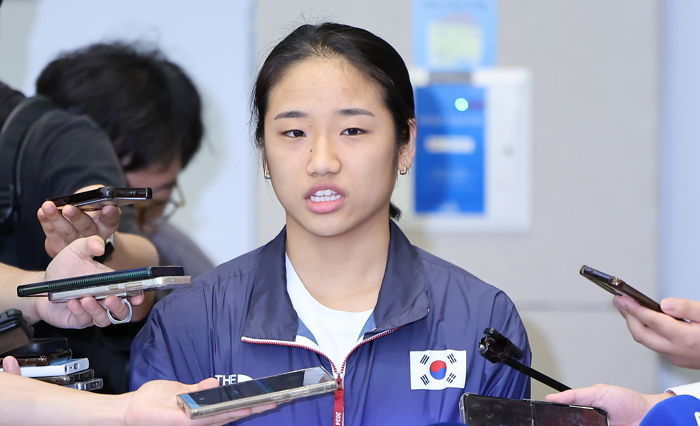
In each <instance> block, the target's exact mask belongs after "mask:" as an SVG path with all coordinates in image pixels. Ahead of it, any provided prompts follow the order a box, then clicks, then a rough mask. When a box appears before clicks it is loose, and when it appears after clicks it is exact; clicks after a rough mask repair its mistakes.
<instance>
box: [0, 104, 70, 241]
mask: <svg viewBox="0 0 700 426" xmlns="http://www.w3.org/2000/svg"><path fill="white" fill-rule="evenodd" d="M54 109H57V107H56V106H55V105H54V104H53V103H51V101H49V100H48V99H47V98H45V97H43V96H34V97H31V98H26V99H24V100H23V101H22V102H20V104H19V105H17V107H16V108H15V109H14V110H13V111H12V113H10V115H9V117H8V118H7V120H6V121H5V124H4V125H3V126H2V130H0V231H8V230H9V229H11V228H12V226H13V224H14V220H15V215H16V211H17V201H18V199H19V195H20V186H19V178H20V176H19V172H20V164H19V163H20V160H21V152H22V148H23V145H24V141H25V140H26V138H27V135H28V134H29V131H30V130H31V128H32V126H33V125H34V123H36V122H37V120H39V118H41V116H42V115H44V114H45V113H47V112H49V111H51V110H54Z"/></svg>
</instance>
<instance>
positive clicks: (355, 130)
mask: <svg viewBox="0 0 700 426" xmlns="http://www.w3.org/2000/svg"><path fill="white" fill-rule="evenodd" d="M363 133H365V131H364V130H362V129H358V128H357V127H351V128H349V129H345V130H343V131H342V132H340V134H341V135H345V136H357V135H361V134H363Z"/></svg>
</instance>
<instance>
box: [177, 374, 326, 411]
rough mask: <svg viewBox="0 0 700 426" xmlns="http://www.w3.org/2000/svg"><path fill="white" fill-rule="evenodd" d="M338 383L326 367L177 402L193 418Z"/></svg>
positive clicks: (194, 394) (223, 388)
mask: <svg viewBox="0 0 700 426" xmlns="http://www.w3.org/2000/svg"><path fill="white" fill-rule="evenodd" d="M336 389H338V383H337V382H336V381H335V379H334V378H333V376H331V375H330V373H328V371H326V370H325V369H324V368H323V367H312V368H306V369H303V370H297V371H290V372H289V373H284V374H278V375H276V376H268V377H263V378H260V379H253V380H249V381H247V382H240V383H235V384H232V385H226V386H219V387H217V388H212V389H207V390H203V391H198V392H191V393H183V394H180V395H178V396H177V404H178V405H179V406H180V407H182V409H183V410H185V412H186V413H187V414H188V415H189V416H190V418H192V419H196V418H198V417H204V416H210V415H212V414H217V413H221V412H224V411H232V410H239V409H242V408H249V407H255V406H257V405H262V404H268V403H281V402H287V401H291V400H293V399H297V398H304V397H307V396H311V395H318V394H322V393H326V392H333V391H335V390H336Z"/></svg>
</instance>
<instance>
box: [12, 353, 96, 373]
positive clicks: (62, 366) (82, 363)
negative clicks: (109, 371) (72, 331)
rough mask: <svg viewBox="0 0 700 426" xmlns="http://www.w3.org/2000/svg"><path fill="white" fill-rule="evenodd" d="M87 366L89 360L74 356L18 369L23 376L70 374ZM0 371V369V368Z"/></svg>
mask: <svg viewBox="0 0 700 426" xmlns="http://www.w3.org/2000/svg"><path fill="white" fill-rule="evenodd" d="M88 367H90V361H88V359H87V358H74V359H69V360H66V361H62V362H60V363H58V364H50V365H39V366H29V367H20V368H19V371H20V375H21V376H25V377H46V376H61V375H64V374H71V373H75V372H77V371H83V370H87V369H88ZM0 371H2V368H0Z"/></svg>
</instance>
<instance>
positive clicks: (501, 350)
mask: <svg viewBox="0 0 700 426" xmlns="http://www.w3.org/2000/svg"><path fill="white" fill-rule="evenodd" d="M484 334H485V335H486V336H484V337H482V338H481V340H480V341H479V353H480V354H481V356H483V357H484V358H486V359H488V360H489V361H491V362H492V363H494V364H497V363H499V362H502V363H504V364H505V365H507V366H509V367H511V368H514V369H516V370H518V371H520V372H521V373H523V374H525V375H527V376H530V377H531V378H533V379H535V380H537V381H538V382H542V383H544V384H545V385H547V386H550V387H552V388H554V389H556V390H558V391H559V392H562V391H565V390H569V389H571V388H570V387H568V386H566V385H564V384H562V383H560V382H558V381H556V380H554V379H552V378H551V377H549V376H546V375H544V374H542V373H540V372H539V371H537V370H535V369H533V368H530V367H528V366H527V365H525V364H523V363H521V362H519V361H516V358H522V356H523V351H522V350H521V349H520V348H518V347H517V346H515V344H514V343H513V342H511V341H510V340H508V338H507V337H505V336H504V335H502V334H501V333H499V332H498V330H496V329H494V328H490V327H489V328H487V329H485V330H484Z"/></svg>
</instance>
